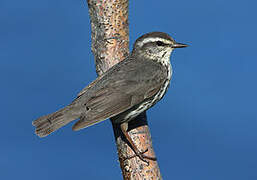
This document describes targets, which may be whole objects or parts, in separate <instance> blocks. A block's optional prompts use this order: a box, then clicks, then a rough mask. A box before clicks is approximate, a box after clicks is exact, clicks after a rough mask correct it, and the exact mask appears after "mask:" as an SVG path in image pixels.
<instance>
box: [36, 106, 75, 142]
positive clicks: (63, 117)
mask: <svg viewBox="0 0 257 180" xmlns="http://www.w3.org/2000/svg"><path fill="white" fill-rule="evenodd" d="M71 108H72V107H71V106H66V107H65V108H63V109H60V110H59V111H57V112H54V113H52V114H48V115H46V116H42V117H40V118H38V119H36V120H35V121H33V122H32V125H33V126H35V127H36V130H35V133H36V134H37V135H38V136H39V137H45V136H48V135H49V134H51V133H52V132H54V131H56V130H57V129H59V128H61V127H62V126H64V125H66V124H68V123H69V122H71V121H73V120H75V119H77V118H79V115H78V114H75V113H72V109H71Z"/></svg>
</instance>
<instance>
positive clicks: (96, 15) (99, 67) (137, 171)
mask: <svg viewBox="0 0 257 180" xmlns="http://www.w3.org/2000/svg"><path fill="white" fill-rule="evenodd" d="M87 2H88V8H89V14H90V20H91V30H92V32H91V37H92V52H93V54H94V55H95V64H96V71H97V74H98V75H101V74H103V73H104V72H105V71H107V70H108V69H109V68H110V67H112V66H113V65H115V64H116V63H118V62H119V61H121V60H123V59H124V58H125V57H127V56H128V55H129V48H128V45H129V36H128V32H129V29H128V0H88V1H87ZM112 125H113V131H114V135H115V139H116V145H117V150H118V155H119V161H120V167H121V170H122V173H123V178H124V179H125V180H139V179H145V180H147V179H162V178H161V174H160V169H159V166H158V163H157V161H149V165H147V164H146V163H145V162H143V161H141V160H140V159H139V158H138V157H135V158H129V159H128V157H131V156H133V155H134V152H133V150H132V149H131V148H130V145H129V144H128V143H127V140H126V139H125V138H124V137H123V135H122V132H121V130H120V127H119V125H117V124H114V123H112ZM128 131H129V135H130V136H131V138H132V139H133V142H134V143H135V145H136V146H137V147H138V149H139V150H141V151H144V150H146V149H148V151H147V152H146V155H148V156H151V157H155V154H154V150H153V147H152V140H151V136H150V131H149V128H148V125H147V119H146V113H142V114H141V115H140V116H138V117H137V118H135V119H134V120H133V121H131V122H129V130H128Z"/></svg>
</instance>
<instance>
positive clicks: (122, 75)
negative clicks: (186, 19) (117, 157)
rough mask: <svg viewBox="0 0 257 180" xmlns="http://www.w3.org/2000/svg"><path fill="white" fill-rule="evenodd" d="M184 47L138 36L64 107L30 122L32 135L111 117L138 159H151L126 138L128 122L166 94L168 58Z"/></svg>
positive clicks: (156, 35)
mask: <svg viewBox="0 0 257 180" xmlns="http://www.w3.org/2000/svg"><path fill="white" fill-rule="evenodd" d="M187 46H188V45H186V44H182V43H178V42H176V41H175V40H174V39H173V38H172V37H171V36H170V35H168V34H167V33H164V32H150V33H147V34H144V35H142V36H141V37H139V38H138V39H137V40H136V41H135V43H134V46H133V50H132V52H131V53H130V54H129V55H128V56H127V57H126V58H125V59H124V60H122V61H120V62H119V63H117V64H116V65H114V66H112V67H111V68H110V69H109V70H107V71H106V72H105V73H103V74H102V75H100V76H98V78H96V79H95V80H94V81H93V82H92V83H90V84H89V85H88V86H86V87H85V88H84V89H82V91H81V92H80V93H79V94H78V95H77V97H76V98H75V99H74V100H73V101H72V102H71V103H70V104H69V105H67V106H66V107H64V108H62V109H60V110H58V111H56V112H54V113H51V114H48V115H45V116H42V117H39V118H38V119H36V120H34V121H33V122H32V125H33V126H35V134H37V135H38V136H39V137H45V136H48V135H49V134H51V133H52V132H54V131H56V130H58V129H59V128H61V127H63V126H65V125H66V124H68V123H70V122H72V121H74V120H77V119H79V120H78V121H77V122H76V123H75V124H74V125H73V127H72V130H74V131H78V130H80V129H83V128H86V127H89V126H92V125H94V124H96V123H99V122H101V121H104V120H106V119H108V118H112V121H113V123H117V124H119V126H120V128H121V131H122V133H123V134H124V136H125V137H126V139H127V140H128V142H129V143H130V144H131V145H132V148H133V150H134V152H135V154H136V156H138V157H139V158H140V159H141V160H143V161H145V158H146V159H151V160H155V159H156V158H154V157H148V156H146V155H144V152H140V151H139V150H138V148H137V147H136V145H135V144H134V143H133V140H132V138H131V137H130V136H129V134H128V132H127V130H128V122H129V121H131V120H132V119H134V118H135V117H137V116H138V115H139V114H141V113H142V112H144V111H146V110H147V109H149V108H151V107H152V106H154V105H155V104H156V103H157V102H158V101H159V100H161V99H162V98H163V96H164V94H165V93H166V91H167V89H168V87H169V84H170V80H171V77H172V67H171V63H170V56H171V53H172V51H173V50H174V49H176V48H184V47H187Z"/></svg>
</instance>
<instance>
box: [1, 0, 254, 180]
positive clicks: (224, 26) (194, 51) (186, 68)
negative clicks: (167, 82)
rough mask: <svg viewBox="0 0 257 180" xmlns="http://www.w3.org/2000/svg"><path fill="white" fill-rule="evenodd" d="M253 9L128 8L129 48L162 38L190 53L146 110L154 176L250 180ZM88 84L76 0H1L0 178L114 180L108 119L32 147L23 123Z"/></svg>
mask: <svg viewBox="0 0 257 180" xmlns="http://www.w3.org/2000/svg"><path fill="white" fill-rule="evenodd" d="M256 5H257V2H256V1H253V0H252V1H250V0H245V1H239V0H226V1H224V0H212V1H209V0H208V1H206V0H195V1H191V0H180V1H170V0H163V1H158V2H157V1H147V3H146V1H131V2H130V10H129V12H130V15H129V21H130V39H131V46H132V43H133V42H134V41H135V39H136V38H137V37H139V36H140V35H142V34H144V33H146V32H150V31H163V32H167V33H169V34H170V35H172V36H173V37H174V38H175V40H177V41H178V42H182V43H188V44H190V47H189V48H185V49H178V50H176V51H175V52H174V53H173V55H172V58H171V61H172V65H173V69H174V76H173V79H172V82H171V86H170V88H169V91H168V92H167V94H166V96H165V98H164V99H163V100H162V101H161V102H159V103H158V104H157V105H156V106H155V107H154V108H152V109H151V110H150V111H148V117H149V118H148V119H149V126H150V129H151V133H152V139H153V144H154V148H155V151H156V154H157V157H158V162H159V165H160V168H161V173H162V175H163V178H164V179H176V180H206V179H208V180H217V179H219V180H223V179H224V180H227V179H233V180H242V179H247V180H256V179H257V153H256V152H257V143H256V142H257V131H256V129H257V112H256V106H257V103H256V100H257V95H256V91H257V83H256V77H257V70H256V67H257V48H256V42H257V36H256V32H257V24H256V17H257V13H256ZM95 77H96V73H95V69H94V60H93V55H92V54H91V51H90V24H89V17H88V9H87V4H86V2H85V1H82V0H44V1H39V0H36V1H35V0H33V1H32V0H25V1H20V0H0V82H1V88H0V99H1V101H0V109H1V123H2V124H1V131H0V143H1V145H0V169H1V173H0V178H1V179H17V178H21V179H27V180H30V179H35V178H36V179H37V180H45V179H49V180H51V179H62V180H66V179H67V180H68V179H83V180H84V179H107V180H109V179H110V180H114V179H121V172H120V169H119V163H118V160H117V152H116V146H115V142H114V138H113V132H112V128H111V124H110V122H109V121H105V122H103V123H100V124H97V125H95V126H92V127H90V128H88V129H85V130H82V131H79V132H72V130H71V124H69V125H67V126H66V127H64V128H62V129H60V130H59V131H57V132H56V133H54V134H52V135H51V136H49V137H47V138H44V139H39V138H38V137H37V136H35V135H34V129H33V127H32V125H31V121H32V120H34V119H35V118H37V117H39V116H41V115H44V114H47V113H50V112H53V111H55V110H57V109H58V108H61V107H63V106H65V105H67V104H68V103H70V102H71V101H72V99H73V98H75V97H76V94H77V93H78V92H79V91H80V90H81V89H82V88H83V87H84V86H86V85H87V84H88V83H90V82H91V81H92V80H94V78H95Z"/></svg>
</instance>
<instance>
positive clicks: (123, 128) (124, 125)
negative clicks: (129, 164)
mask: <svg viewBox="0 0 257 180" xmlns="http://www.w3.org/2000/svg"><path fill="white" fill-rule="evenodd" d="M120 128H121V131H122V133H123V134H124V136H125V137H126V139H127V140H128V142H129V143H130V145H131V147H132V150H133V151H134V152H135V155H133V156H131V157H128V158H127V159H131V158H134V157H136V156H137V157H139V159H141V160H142V161H144V162H146V163H147V164H149V162H148V161H147V160H145V159H149V160H153V161H156V157H150V156H146V155H144V153H145V152H147V151H148V149H146V150H145V151H143V152H140V151H139V150H138V148H137V146H136V145H135V144H134V142H133V140H132V138H131V137H130V135H129V134H128V132H127V130H128V123H127V122H124V123H121V125H120Z"/></svg>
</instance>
